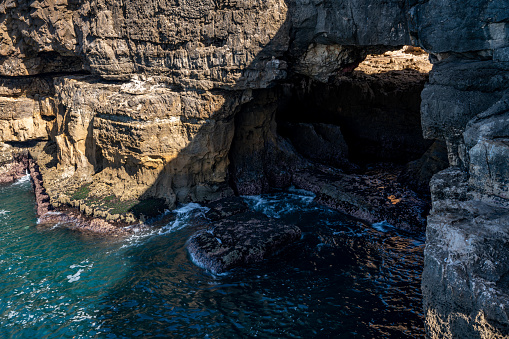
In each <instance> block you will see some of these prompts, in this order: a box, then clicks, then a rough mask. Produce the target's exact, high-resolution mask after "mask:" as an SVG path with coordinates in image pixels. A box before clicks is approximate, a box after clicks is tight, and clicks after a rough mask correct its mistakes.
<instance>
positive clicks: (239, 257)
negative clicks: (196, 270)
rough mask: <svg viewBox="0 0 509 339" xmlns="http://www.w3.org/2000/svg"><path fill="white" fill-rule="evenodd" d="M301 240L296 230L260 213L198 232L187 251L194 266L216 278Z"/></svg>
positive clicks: (229, 219) (243, 215)
mask: <svg viewBox="0 0 509 339" xmlns="http://www.w3.org/2000/svg"><path fill="white" fill-rule="evenodd" d="M300 236H301V231H300V229H299V228H298V227H297V226H293V225H284V224H282V223H280V222H278V221H277V220H273V219H269V218H267V217H266V216H265V215H263V214H261V213H256V212H246V213H240V214H236V215H233V216H231V217H229V218H228V219H223V220H221V221H216V222H214V224H213V226H211V227H209V228H208V229H206V230H202V231H198V232H197V233H196V234H194V235H193V236H191V238H190V239H189V241H188V243H187V250H188V251H189V254H190V255H191V258H192V260H193V261H194V262H195V263H196V264H197V265H199V266H201V267H203V268H206V269H208V270H210V271H211V272H213V273H214V274H217V273H224V272H226V271H228V270H231V269H233V268H235V267H240V266H246V265H249V264H254V263H257V262H261V261H262V260H264V259H266V258H268V257H269V256H270V255H272V254H274V253H276V252H278V251H280V250H281V249H283V248H284V246H287V245H289V244H291V243H293V242H295V241H297V240H299V239H300Z"/></svg>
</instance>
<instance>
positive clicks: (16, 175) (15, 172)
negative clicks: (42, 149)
mask: <svg viewBox="0 0 509 339" xmlns="http://www.w3.org/2000/svg"><path fill="white" fill-rule="evenodd" d="M5 146H7V145H5ZM27 168H28V153H27V152H26V151H21V152H20V151H19V150H15V149H12V147H8V146H7V147H2V149H1V151H0V184H7V183H11V182H13V181H16V180H18V179H20V178H22V177H24V176H25V175H26V170H27Z"/></svg>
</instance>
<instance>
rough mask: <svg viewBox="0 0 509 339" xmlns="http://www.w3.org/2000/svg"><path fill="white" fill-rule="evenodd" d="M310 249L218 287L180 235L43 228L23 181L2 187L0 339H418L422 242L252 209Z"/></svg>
mask: <svg viewBox="0 0 509 339" xmlns="http://www.w3.org/2000/svg"><path fill="white" fill-rule="evenodd" d="M246 201H247V202H248V204H249V205H250V206H251V208H252V209H255V210H258V211H261V212H264V213H265V214H267V215H269V216H271V217H276V218H280V219H281V220H283V221H285V222H288V223H294V224H297V225H298V226H299V227H300V228H301V229H302V230H303V237H302V239H301V241H299V242H298V243H297V244H295V245H294V246H292V247H291V248H288V249H286V250H284V251H282V252H281V253H279V255H278V256H277V258H273V259H271V260H267V261H265V262H263V263H261V264H259V265H257V266H254V267H251V268H249V269H237V270H234V271H232V272H231V273H229V274H227V275H221V276H214V275H211V274H209V273H208V272H206V271H204V270H202V269H200V268H198V267H197V266H196V265H194V264H193V263H192V262H191V261H190V260H189V257H188V255H187V252H186V250H185V242H186V240H187V239H188V238H189V236H190V235H191V234H192V233H193V232H195V231H196V229H198V228H199V227H202V226H203V218H202V217H201V216H202V215H203V210H204V209H203V208H200V207H199V206H198V205H192V204H191V205H187V206H184V207H183V208H182V209H180V210H179V212H178V213H177V220H176V221H175V222H174V223H171V224H169V225H167V226H166V227H164V228H162V229H158V230H154V231H153V232H152V233H150V234H145V235H141V234H140V235H137V236H133V237H130V238H128V239H101V238H98V237H93V236H85V235H83V234H80V233H75V232H72V231H69V230H66V229H64V228H61V227H58V226H55V227H42V226H38V225H37V218H36V215H35V207H34V203H35V202H34V197H33V193H32V191H31V188H30V182H29V181H28V179H27V178H25V179H22V180H20V181H19V182H17V183H15V184H12V185H7V186H0V227H1V229H2V232H0V272H1V273H0V298H1V303H0V337H1V338H159V337H160V338H237V337H241V338H244V337H247V338H250V337H260V338H313V337H325V338H389V337H390V338H405V337H408V338H415V337H420V336H423V318H422V314H421V308H422V302H421V296H420V274H421V270H422V260H423V246H424V244H423V241H422V239H420V237H419V236H410V235H405V234H401V233H398V232H396V231H394V230H393V229H391V227H390V225H386V224H379V225H375V226H374V227H373V226H372V225H366V224H363V223H360V222H358V221H355V220H352V219H350V218H347V217H345V216H344V215H341V214H340V213H337V212H334V211H331V210H328V209H326V208H323V207H320V206H317V205H315V204H314V203H313V202H312V197H310V196H307V194H306V193H304V192H292V193H279V194H275V195H264V196H258V197H247V198H246Z"/></svg>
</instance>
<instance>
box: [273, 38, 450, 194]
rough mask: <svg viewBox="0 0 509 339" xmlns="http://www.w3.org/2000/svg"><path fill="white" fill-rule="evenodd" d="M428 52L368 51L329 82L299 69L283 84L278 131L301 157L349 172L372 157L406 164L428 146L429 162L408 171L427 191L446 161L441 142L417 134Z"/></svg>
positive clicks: (375, 160) (415, 183)
mask: <svg viewBox="0 0 509 339" xmlns="http://www.w3.org/2000/svg"><path fill="white" fill-rule="evenodd" d="M428 59H429V56H428V54H427V53H426V52H425V51H424V50H422V49H420V48H417V47H412V46H404V47H403V48H401V49H398V50H393V51H387V52H384V53H382V54H368V55H367V57H366V58H365V60H364V61H363V62H361V63H360V64H359V65H358V67H356V68H355V69H354V70H353V71H352V72H349V73H340V74H337V75H336V76H335V77H333V78H329V81H328V82H327V83H323V82H319V81H316V80H312V79H310V78H308V77H303V76H302V77H299V76H296V77H295V78H294V79H292V82H291V83H288V84H286V85H285V86H284V90H283V91H284V92H285V93H284V97H285V98H286V99H285V100H283V101H282V104H281V107H280V109H279V110H278V112H277V113H276V120H277V123H278V132H279V134H281V135H282V136H283V137H285V138H287V139H289V140H290V141H291V142H292V144H293V145H294V147H295V148H296V149H297V151H298V152H299V153H301V154H302V155H304V156H305V157H307V158H311V160H314V161H317V162H320V163H323V164H326V165H332V166H336V167H343V169H345V170H347V171H348V170H361V171H362V170H363V169H364V170H365V169H366V168H369V167H370V166H371V165H372V164H375V163H391V164H396V165H400V166H402V167H403V166H404V165H406V164H408V163H410V162H412V161H414V162H415V161H417V160H418V159H422V157H423V155H424V154H425V153H426V152H427V151H428V153H430V154H429V156H428V158H430V159H427V160H426V161H428V162H433V163H432V164H429V163H427V164H424V163H421V164H420V167H419V168H418V169H414V172H415V173H412V174H407V178H406V179H407V181H409V182H412V184H413V186H414V188H416V189H423V190H425V191H426V190H427V181H429V179H430V178H431V175H432V174H433V173H435V172H436V171H438V170H440V169H442V168H445V167H446V166H447V154H446V149H445V145H442V144H440V143H438V142H437V143H435V141H434V140H426V139H424V138H423V136H422V127H421V117H420V103H421V97H420V95H421V92H422V90H423V88H424V85H425V83H426V82H427V81H428V73H429V71H430V70H431V64H430V62H429V60H428ZM434 143H435V144H434ZM345 158H347V159H348V161H347V162H345V161H344V160H342V159H345ZM424 161H425V160H421V162H424ZM345 165H347V166H345ZM426 166H427V167H428V168H423V167H426Z"/></svg>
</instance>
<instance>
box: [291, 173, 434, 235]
mask: <svg viewBox="0 0 509 339" xmlns="http://www.w3.org/2000/svg"><path fill="white" fill-rule="evenodd" d="M399 171H400V168H399V167H398V166H394V167H391V166H389V165H386V166H383V165H382V164H381V165H379V166H378V167H375V168H373V169H371V170H368V171H366V172H365V173H363V174H345V173H341V172H340V171H337V170H334V169H331V168H327V167H324V166H323V167H317V168H316V169H315V170H314V171H311V170H307V171H299V172H296V173H294V176H293V183H294V184H295V186H297V187H299V188H302V189H305V190H308V191H311V192H313V193H315V194H316V202H318V203H321V204H323V205H325V206H328V207H330V208H333V209H336V210H338V211H340V212H343V213H345V214H348V215H351V216H353V217H355V218H359V219H361V220H364V221H366V222H369V223H377V222H382V221H387V222H388V223H390V224H391V225H393V226H394V227H396V228H398V229H400V230H404V231H408V232H422V231H423V230H424V229H425V227H426V214H427V212H428V211H429V202H428V201H426V200H425V199H423V198H422V197H419V196H418V195H417V194H416V193H415V192H413V191H412V190H409V189H408V188H406V187H404V186H403V185H402V184H400V183H398V182H397V181H396V178H397V176H398V174H399Z"/></svg>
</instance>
